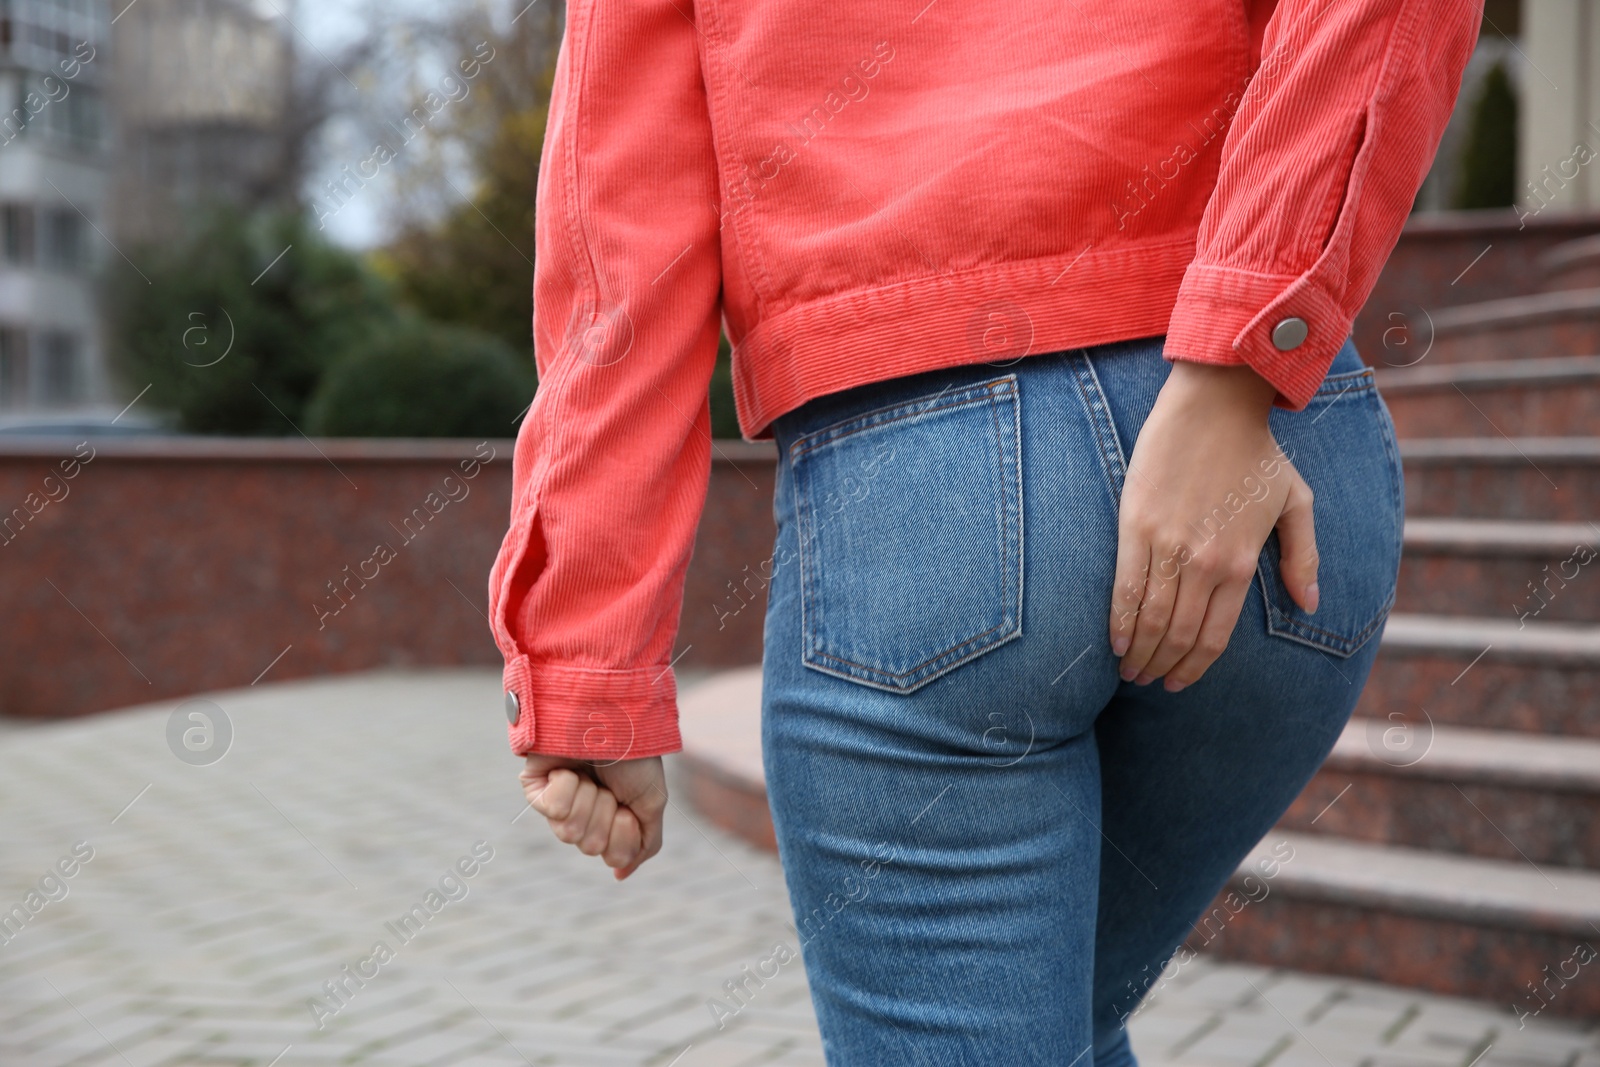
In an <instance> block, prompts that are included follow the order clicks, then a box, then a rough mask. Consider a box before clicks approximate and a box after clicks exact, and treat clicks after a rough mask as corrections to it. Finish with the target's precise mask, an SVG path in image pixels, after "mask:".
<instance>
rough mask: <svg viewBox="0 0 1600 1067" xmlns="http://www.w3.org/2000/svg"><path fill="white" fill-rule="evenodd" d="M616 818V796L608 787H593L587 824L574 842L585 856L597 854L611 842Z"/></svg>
mask: <svg viewBox="0 0 1600 1067" xmlns="http://www.w3.org/2000/svg"><path fill="white" fill-rule="evenodd" d="M616 818H617V798H616V797H615V796H614V795H613V794H612V792H611V790H609V789H602V788H600V787H599V786H596V787H595V798H594V808H593V810H592V811H590V813H589V825H588V827H587V828H586V829H585V830H584V832H583V836H582V837H580V838H578V840H577V841H576V842H575V844H576V845H577V846H578V851H579V852H582V853H583V854H584V855H585V856H598V855H600V853H602V852H604V851H605V850H606V847H607V846H608V845H609V844H610V843H611V830H612V824H613V823H614V822H615V821H616Z"/></svg>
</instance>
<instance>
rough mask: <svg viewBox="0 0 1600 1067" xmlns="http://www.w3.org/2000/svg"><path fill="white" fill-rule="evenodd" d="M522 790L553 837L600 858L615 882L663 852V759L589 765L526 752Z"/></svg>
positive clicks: (585, 853)
mask: <svg viewBox="0 0 1600 1067" xmlns="http://www.w3.org/2000/svg"><path fill="white" fill-rule="evenodd" d="M524 759H525V764H524V766H523V768H522V774H521V776H520V777H521V779H522V792H523V795H524V796H526V797H527V798H528V804H529V805H530V806H531V807H532V808H533V810H534V811H536V812H538V813H539V814H540V815H543V816H544V817H545V819H546V820H547V821H548V822H549V823H550V829H551V831H553V832H554V833H555V835H556V837H557V838H559V839H560V840H562V841H564V842H566V843H567V844H569V845H577V846H578V849H579V851H581V852H582V853H583V854H584V855H586V856H600V857H601V858H603V859H604V860H605V862H606V866H608V867H611V868H612V869H613V870H614V872H615V875H616V878H617V880H618V881H621V880H622V879H624V878H626V877H628V875H630V874H632V873H633V872H634V871H636V870H638V869H639V865H640V864H641V863H643V862H644V861H645V860H647V859H649V858H650V857H651V856H654V855H655V854H656V853H657V852H660V851H661V817H662V815H663V814H664V813H665V812H666V808H667V785H666V778H665V776H664V775H663V773H662V769H661V757H660V756H650V757H647V758H645V759H631V760H619V761H617V762H615V763H601V764H596V763H591V762H587V761H584V760H576V759H568V758H567V757H565V756H540V755H528V756H526V757H524Z"/></svg>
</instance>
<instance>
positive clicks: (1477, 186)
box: [1450, 63, 1517, 208]
mask: <svg viewBox="0 0 1600 1067" xmlns="http://www.w3.org/2000/svg"><path fill="white" fill-rule="evenodd" d="M1460 167H1461V169H1460V172H1459V173H1458V175H1457V177H1456V188H1455V196H1454V197H1453V198H1452V200H1451V205H1450V206H1451V207H1456V208H1485V207H1511V206H1512V205H1513V204H1515V203H1516V189H1517V98H1516V96H1515V95H1514V94H1513V93H1512V92H1511V79H1510V78H1508V77H1507V76H1506V68H1505V65H1504V64H1503V63H1496V64H1495V65H1494V66H1493V67H1491V68H1489V72H1488V73H1487V74H1485V75H1484V78H1483V88H1482V89H1481V90H1480V91H1479V93H1478V99H1477V100H1476V101H1475V102H1474V103H1473V105H1472V122H1471V125H1470V126H1469V127H1468V128H1467V138H1466V142H1465V144H1463V145H1462V148H1461V157H1460Z"/></svg>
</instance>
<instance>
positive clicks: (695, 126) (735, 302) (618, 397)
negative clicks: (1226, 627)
mask: <svg viewBox="0 0 1600 1067" xmlns="http://www.w3.org/2000/svg"><path fill="white" fill-rule="evenodd" d="M1481 12H1482V2H1481V0H1278V2H1276V3H1274V2H1273V0H1191V2H1188V3H1179V4H1175V3H1172V2H1171V0H1069V2H1068V3H1066V4H1061V3H1059V2H1056V0H1048V2H1047V0H1023V2H1020V3H1016V4H1009V5H1003V6H1001V7H998V8H997V7H994V6H993V5H989V6H982V7H974V6H973V5H970V4H963V3H960V2H958V0H931V2H930V0H908V2H904V3H902V2H894V3H878V2H871V0H869V2H867V3H864V4H853V5H824V4H821V3H817V2H801V3H788V4H734V3H727V2H724V0H607V2H605V3H601V2H599V0H568V4H567V23H566V27H565V31H564V37H563V40H562V44H561V50H560V53H559V58H558V60H557V63H556V71H555V81H554V85H553V90H552V97H551V104H550V116H549V122H548V125H547V127H546V135H545V142H544V148H543V153H542V157H541V162H540V171H539V181H538V193H537V205H536V207H537V224H536V232H535V238H534V239H535V248H536V265H535V269H534V282H533V288H534V320H533V327H534V354H535V359H536V361H537V363H538V368H539V377H540V386H539V391H538V394H537V396H536V397H535V400H534V403H533V406H532V407H531V409H530V410H529V412H528V415H527V417H526V418H525V420H524V422H523V424H522V427H521V430H520V432H519V436H518V441H517V448H516V452H515V456H514V460H513V475H514V477H513V500H512V509H511V523H510V529H509V531H508V533H507V535H506V538H505V541H504V543H503V544H502V546H501V549H500V554H499V557H498V558H497V559H496V561H495V565H494V568H493V571H492V573H491V576H490V588H489V600H490V620H491V625H492V628H493V630H494V635H495V639H496V641H497V643H498V644H499V646H500V648H501V651H502V652H503V653H504V654H505V657H506V662H507V669H506V676H505V677H506V685H507V688H508V689H510V690H512V691H513V692H515V693H516V694H517V697H518V700H519V701H520V705H521V713H520V717H519V718H518V721H517V722H516V723H514V724H512V725H511V726H510V727H509V731H510V735H509V736H510V742H511V746H512V748H513V749H514V750H515V751H516V752H518V753H525V752H543V753H549V754H556V755H566V756H572V757H575V758H586V759H594V760H602V761H605V760H611V759H616V758H628V757H639V756H647V755H656V754H660V753H664V752H671V751H675V750H677V748H678V747H680V742H679V738H678V733H677V725H676V702H675V698H674V696H673V689H672V676H671V668H670V661H671V658H672V645H673V641H674V639H675V636H676V632H677V624H678V618H679V614H680V611H681V609H682V593H683V581H684V574H685V571H686V569H687V565H688V561H689V555H690V552H691V550H692V547H693V543H694V535H695V529H696V526H697V524H698V521H699V517H700V512H701V509H702V508H703V506H704V502H705V494H706V486H707V479H708V472H709V463H710V417H709V408H708V404H707V388H708V384H709V381H710V377H711V372H712V367H713V364H714V361H715V355H716V348H717V338H718V331H719V326H720V327H721V328H722V329H724V330H725V331H726V332H727V334H728V337H729V339H730V341H731V342H732V344H733V346H734V357H733V373H734V392H735V398H736V401H737V405H738V414H739V423H740V427H741V430H742V431H743V433H744V435H745V436H746V437H747V438H750V439H753V440H759V439H766V438H770V436H771V433H770V429H769V424H770V422H771V421H772V420H773V419H774V418H776V417H777V416H779V415H781V414H783V413H784V412H787V411H790V410H792V409H794V408H795V407H798V406H799V405H801V404H803V403H804V402H805V401H807V400H809V399H811V398H813V397H816V396H820V395H823V394H825V393H830V392H836V391H838V390H841V389H846V388H849V387H851V386H855V385H861V384H865V383H868V382H874V381H881V380H884V379H887V378H894V377H899V376H903V375H907V374H913V373H917V372H919V371H925V370H931V369H934V368H938V367H946V366H952V365H956V364H963V363H974V362H992V361H997V360H1006V359H1014V358H1018V357H1023V356H1026V355H1029V354H1034V353H1042V352H1054V351H1060V350H1062V349H1067V348H1075V347H1079V346H1086V345H1094V344H1101V343H1105V342H1110V341H1118V340H1126V339H1130V338H1135V337H1145V336H1152V335H1156V334H1165V335H1166V343H1165V352H1166V355H1167V356H1168V358H1173V359H1186V360H1195V361H1199V362H1206V363H1219V364H1246V365H1249V366H1250V367H1252V368H1253V369H1254V370H1255V371H1256V372H1257V373H1259V374H1261V375H1262V376H1263V377H1265V378H1266V379H1267V380H1268V381H1270V382H1272V383H1273V385H1274V386H1276V388H1277V390H1278V403H1279V404H1280V405H1282V406H1285V407H1290V408H1295V409H1298V408H1300V407H1303V406H1304V405H1305V403H1306V402H1307V400H1308V399H1309V397H1310V396H1311V394H1312V393H1313V392H1314V391H1315V389H1316V388H1317V385H1318V384H1319V383H1320V382H1321V381H1322V379H1323V377H1324V376H1325V374H1326V372H1327V368H1328V365H1329V363H1330V362H1331V361H1332V359H1333V356H1334V354H1335V352H1337V350H1338V349H1339V347H1340V345H1341V344H1342V343H1343V342H1344V340H1345V338H1346V337H1347V336H1348V334H1349V331H1350V326H1351V323H1352V321H1353V319H1354V317H1355V314H1356V312H1357V311H1358V310H1359V308H1360V306H1361V304H1362V302H1363V301H1364V300H1365V299H1366V297H1367V294H1368V293H1369V292H1370V291H1371V288H1372V285H1373V283H1374V282H1375V281H1376V279H1377V275H1378V272H1379V270H1380V269H1381V268H1382V266H1383V262H1384V259H1385V258H1386V257H1387V255H1388V253H1389V251H1390V250H1391V249H1392V248H1393V246H1394V242H1395V240H1396V239H1397V238H1398V235H1399V231H1400V227H1401V225H1402V224H1403V223H1404V221H1405V217H1406V215H1407V213H1408V212H1409V210H1410V207H1411V204H1412V201H1413V199H1414V197H1415V195H1416V191H1417V188H1418V186H1419V185H1420V184H1421V181H1422V178H1423V176H1424V175H1425V173H1426V171H1427V168H1428V165H1429V163H1430V162H1431V160H1432V158H1433V154H1434V152H1435V150H1436V148H1437V146H1438V141H1439V137H1440V135H1441V134H1442V132H1443V129H1444V125H1445V122H1446V121H1447V119H1448V118H1449V115H1450V112H1451V109H1452V107H1453V105H1454V101H1455V97H1456V93H1457V90H1458V88H1459V85H1460V79H1461V72H1462V70H1463V68H1464V67H1465V65H1466V61H1467V58H1468V56H1469V54H1470V53H1471V50H1472V46H1473V43H1474V40H1475V38H1476V34H1477V28H1478V24H1479V20H1480V17H1481ZM1290 317H1298V318H1300V319H1303V320H1304V321H1305V322H1306V324H1307V326H1308V331H1307V336H1306V339H1305V340H1304V342H1302V343H1301V344H1299V345H1298V346H1296V347H1294V348H1292V349H1290V350H1288V351H1280V350H1279V349H1278V348H1277V347H1276V345H1274V343H1273V341H1272V334H1273V329H1274V327H1275V326H1276V325H1277V324H1278V323H1280V322H1281V321H1282V320H1284V319H1285V318H1290ZM746 563H750V564H754V563H756V561H749V560H742V561H728V564H729V569H730V573H732V572H734V571H737V570H739V569H740V567H741V566H742V565H744V564H746ZM707 610H710V609H709V607H708V609H707ZM619 738H626V739H628V740H627V742H626V744H625V745H624V744H623V743H622V742H620V741H619V740H618V739H619ZM623 749H625V752H624V751H623Z"/></svg>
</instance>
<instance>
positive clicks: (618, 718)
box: [489, 0, 721, 762]
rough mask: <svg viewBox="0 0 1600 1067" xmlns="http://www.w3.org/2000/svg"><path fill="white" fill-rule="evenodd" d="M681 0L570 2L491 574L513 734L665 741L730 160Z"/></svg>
mask: <svg viewBox="0 0 1600 1067" xmlns="http://www.w3.org/2000/svg"><path fill="white" fill-rule="evenodd" d="M692 18H693V7H692V5H691V4H690V3H689V2H688V0H569V2H568V5H567V24H566V28H565V31H564V36H563V38H562V41H561V47H560V51H559V53H558V58H557V61H556V67H555V80H554V83H553V85H552V90H551V101H550V114H549V120H548V124H547V126H546V132H545V140H544V146H543V149H542V152H541V159H540V167H539V177H538V187H537V194H536V222H535V235H534V242H535V249H536V256H535V265H534V274H533V305H534V310H533V334H534V358H535V362H536V363H537V365H538V369H539V388H538V392H537V394H536V395H535V397H534V401H533V404H532V406H531V407H530V408H529V410H528V412H527V415H526V417H525V418H524V420H523V423H522V427H521V429H520V431H519V432H518V436H517V443H516V450H515V453H514V456H513V460H512V506H511V524H510V529H509V531H508V532H507V534H506V536H505V539H504V541H503V543H502V544H501V547H500V551H499V555H498V557H497V558H496V560H495V563H494V567H493V569H492V571H491V574H490V578H489V615H490V625H491V627H492V629H493V631H494V636H495V641H496V643H497V644H498V645H499V647H500V651H501V652H502V653H503V655H504V657H505V675H504V680H505V689H506V692H507V698H506V705H507V707H506V712H507V718H508V720H512V719H514V721H511V722H510V725H509V726H508V733H509V740H510V743H511V747H512V750H513V751H515V752H516V753H517V754H519V755H522V754H526V753H529V752H537V753H544V754H551V755H564V756H571V757H575V758H580V759H592V760H597V761H602V762H609V761H612V760H618V759H625V758H628V759H631V758H639V757H643V756H651V755H659V754H662V753H666V752H673V751H676V750H678V749H679V748H681V747H682V743H681V741H680V739H679V735H678V723H677V700H676V687H675V683H674V677H673V674H672V668H671V666H670V663H671V660H672V645H673V641H674V639H675V637H676V633H677V628H678V616H679V611H680V609H681V606H682V599H683V583H684V577H685V574H686V571H687V568H688V563H689V557H690V553H691V551H692V549H693V547H694V537H695V530H696V527H697V525H698V523H699V519H700V513H701V510H702V508H703V507H704V504H705V497H706V489H707V482H708V479H709V476H710V447H711V430H710V425H711V423H710V409H709V404H708V389H709V384H710V379H711V372H712V366H713V364H714V362H715V358H716V350H717V341H718V331H719V321H720V292H721V261H720V250H719V242H718V226H719V218H718V212H717V210H716V208H715V205H716V203H717V176H716V175H717V171H716V159H715V153H714V150H713V146H712V139H711V122H710V116H709V114H708V108H707V102H706V94H705V88H704V85H703V82H702V77H701V68H700V61H699V48H698V43H697V42H698V38H697V30H696V28H695V26H694V24H693V22H692V21H691V20H692Z"/></svg>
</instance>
